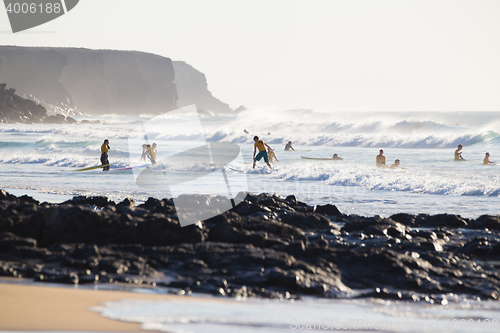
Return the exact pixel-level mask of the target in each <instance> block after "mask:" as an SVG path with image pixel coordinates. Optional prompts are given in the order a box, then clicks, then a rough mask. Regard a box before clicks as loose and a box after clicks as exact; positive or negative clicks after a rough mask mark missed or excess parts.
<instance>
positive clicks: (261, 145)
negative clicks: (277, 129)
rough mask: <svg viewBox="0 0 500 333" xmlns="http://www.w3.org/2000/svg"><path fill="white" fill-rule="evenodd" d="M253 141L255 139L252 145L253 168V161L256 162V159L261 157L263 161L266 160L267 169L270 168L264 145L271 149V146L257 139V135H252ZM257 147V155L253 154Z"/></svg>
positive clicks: (258, 159)
mask: <svg viewBox="0 0 500 333" xmlns="http://www.w3.org/2000/svg"><path fill="white" fill-rule="evenodd" d="M253 141H255V143H254V145H253V168H254V169H255V163H257V161H260V159H261V158H264V161H265V162H266V164H267V166H268V167H269V169H272V167H271V164H269V157H268V156H267V152H266V147H267V148H269V149H271V150H272V148H271V147H269V145H268V144H267V143H265V142H264V141H262V140H259V137H258V136H254V137H253ZM257 149H258V150H259V153H258V154H257V156H255V153H256V151H257Z"/></svg>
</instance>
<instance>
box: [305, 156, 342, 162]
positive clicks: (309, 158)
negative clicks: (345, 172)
mask: <svg viewBox="0 0 500 333" xmlns="http://www.w3.org/2000/svg"><path fill="white" fill-rule="evenodd" d="M300 157H301V158H304V159H306V160H320V161H342V160H334V159H333V158H319V157H304V156H300Z"/></svg>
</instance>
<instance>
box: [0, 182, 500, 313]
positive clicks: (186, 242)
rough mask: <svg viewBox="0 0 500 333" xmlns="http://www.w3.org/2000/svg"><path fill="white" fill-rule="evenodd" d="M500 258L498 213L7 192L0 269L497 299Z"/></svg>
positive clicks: (0, 221)
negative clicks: (183, 216)
mask: <svg viewBox="0 0 500 333" xmlns="http://www.w3.org/2000/svg"><path fill="white" fill-rule="evenodd" d="M199 199H200V202H207V203H209V202H210V200H216V199H217V198H214V197H208V196H200V197H199ZM499 258H500V217H499V216H487V215H484V216H481V217H479V218H477V219H466V218H462V217H460V216H458V215H447V214H443V215H433V216H431V215H426V214H420V215H409V214H396V215H393V216H391V217H390V218H381V217H378V216H375V217H362V216H355V215H344V214H342V213H341V212H339V211H338V209H337V208H336V207H335V206H333V205H324V206H309V205H307V204H305V203H302V202H299V201H297V199H296V198H295V196H293V195H290V196H288V197H287V198H281V197H279V196H276V195H269V194H260V195H252V194H248V195H247V197H246V199H245V200H244V201H243V202H242V203H240V204H239V205H238V206H236V208H234V209H232V210H231V211H228V212H225V213H223V214H221V215H219V216H217V217H214V218H212V219H210V220H207V221H204V222H201V223H198V224H196V225H190V226H187V227H184V228H181V227H180V225H179V223H178V221H177V218H176V213H175V208H174V205H173V201H172V200H171V199H163V200H157V199H153V198H150V199H149V200H148V201H147V202H145V203H144V204H141V205H138V206H136V205H135V204H134V202H133V201H132V200H129V199H125V200H124V201H123V202H120V203H118V204H115V203H114V202H111V201H109V200H108V199H107V198H105V197H75V198H73V200H70V201H67V202H64V203H62V204H48V203H39V202H38V201H36V200H34V199H33V198H31V197H28V196H22V197H19V198H18V197H15V196H13V195H10V194H8V193H7V192H5V191H0V276H13V277H24V278H32V279H34V280H35V281H44V282H58V283H69V284H85V283H109V282H127V283H134V284H148V285H153V286H156V287H157V288H162V287H169V288H173V289H169V290H171V291H172V290H173V291H175V292H178V293H181V294H184V293H190V292H202V293H211V294H216V295H222V296H242V297H269V298H285V299H286V298H298V297H301V296H305V295H310V296H316V297H377V298H382V299H406V300H414V301H419V300H422V301H428V302H431V303H433V302H436V303H443V302H446V301H447V299H451V298H453V297H458V296H460V297H466V298H470V299H478V298H480V299H493V300H496V299H498V298H499V297H500V261H499Z"/></svg>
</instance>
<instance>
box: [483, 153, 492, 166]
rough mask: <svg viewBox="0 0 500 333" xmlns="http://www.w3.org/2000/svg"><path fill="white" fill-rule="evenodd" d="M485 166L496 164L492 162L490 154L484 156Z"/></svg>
mask: <svg viewBox="0 0 500 333" xmlns="http://www.w3.org/2000/svg"><path fill="white" fill-rule="evenodd" d="M483 164H484V165H486V164H495V162H491V161H490V153H486V154H485V156H484V160H483Z"/></svg>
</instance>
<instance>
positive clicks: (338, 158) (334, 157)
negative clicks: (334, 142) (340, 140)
mask: <svg viewBox="0 0 500 333" xmlns="http://www.w3.org/2000/svg"><path fill="white" fill-rule="evenodd" d="M332 160H334V161H342V160H343V158H342V157H339V155H338V154H333V157H332Z"/></svg>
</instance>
